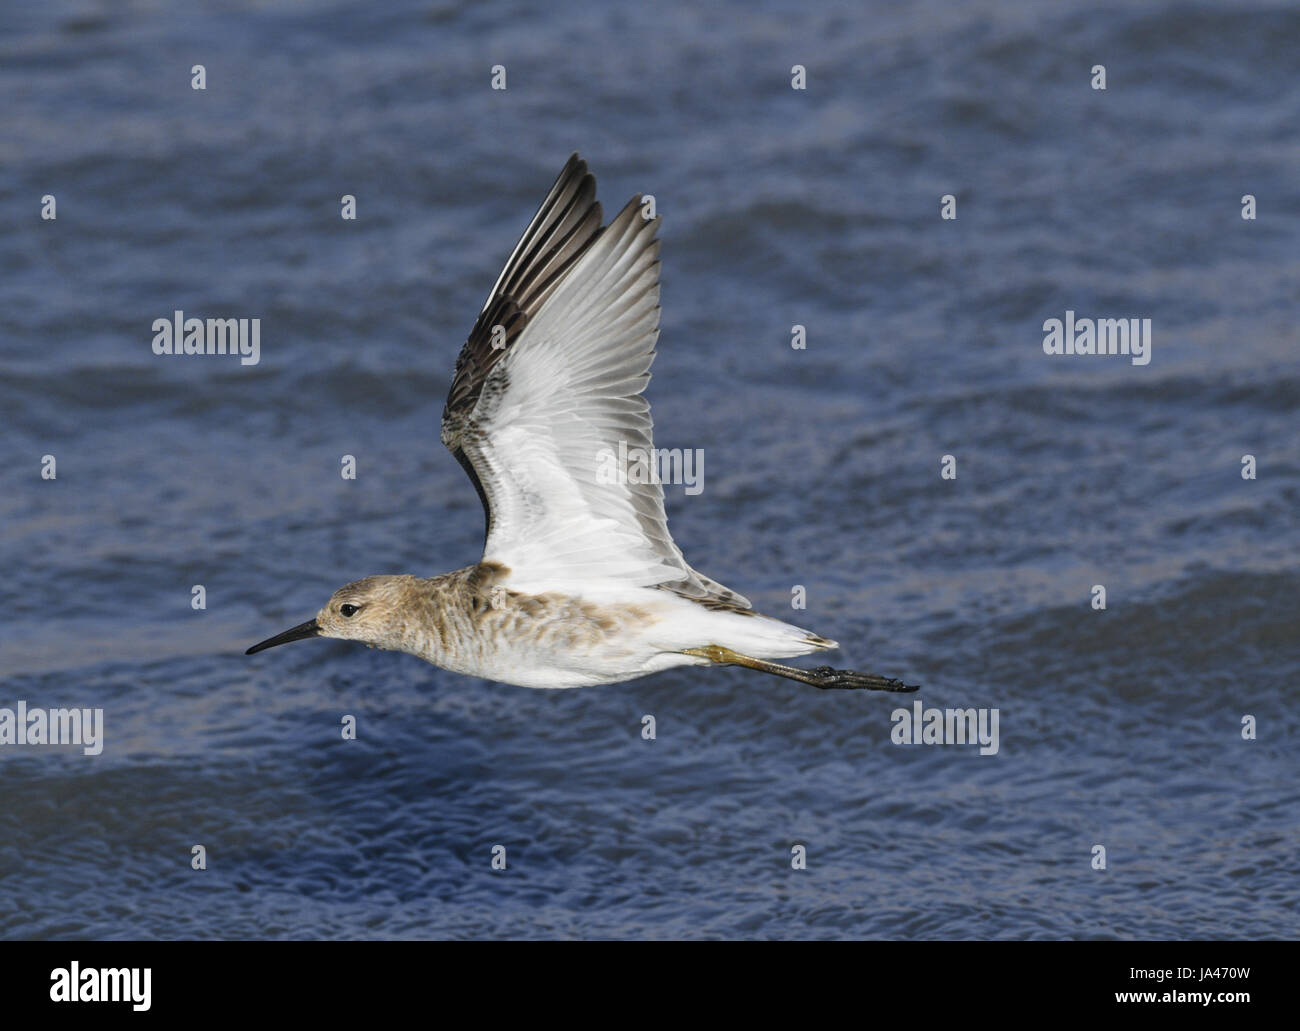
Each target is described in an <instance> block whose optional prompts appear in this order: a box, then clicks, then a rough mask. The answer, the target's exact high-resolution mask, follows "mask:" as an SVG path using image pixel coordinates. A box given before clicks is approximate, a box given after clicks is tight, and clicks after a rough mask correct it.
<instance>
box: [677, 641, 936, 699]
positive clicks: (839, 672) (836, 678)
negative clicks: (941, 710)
mask: <svg viewBox="0 0 1300 1031" xmlns="http://www.w3.org/2000/svg"><path fill="white" fill-rule="evenodd" d="M682 654H683V655H696V656H698V657H699V658H701V659H708V660H710V661H711V662H714V663H717V664H718V665H720V666H744V667H745V668H746V669H756V670H758V671H759V672H760V673H771V674H773V675H775V676H778V677H786V678H787V679H789V680H797V681H799V682H800V683H801V684H811V685H812V686H813V687H816V688H820V689H821V690H823V691H831V690H860V691H896V692H910V691H915V690H917V688H916V687H915V686H914V685H909V684H904V683H903V682H902V681H901V680H895V679H894V678H893V677H882V676H879V675H878V674H875V673H858V672H856V671H854V670H850V669H831V668H830V666H818V667H817V668H816V669H799V667H797V666H782V665H781V664H780V663H778V662H768V661H767V660H766V659H755V658H753V657H752V656H749V655H741V654H740V652H735V651H732V650H731V649H730V648H723V647H722V646H721V645H717V644H710V645H705V646H704V647H703V648H683V649H682Z"/></svg>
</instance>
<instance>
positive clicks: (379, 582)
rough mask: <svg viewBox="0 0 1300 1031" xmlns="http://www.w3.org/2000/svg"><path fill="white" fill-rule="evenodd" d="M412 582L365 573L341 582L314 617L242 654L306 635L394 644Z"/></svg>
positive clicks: (403, 625)
mask: <svg viewBox="0 0 1300 1031" xmlns="http://www.w3.org/2000/svg"><path fill="white" fill-rule="evenodd" d="M414 583H415V577H413V576H368V577H366V578H365V579H364V580H356V581H354V582H353V583H350V584H345V585H344V586H342V587H340V588H339V589H338V590H337V591H335V592H334V593H333V595H331V596H330V600H329V601H328V602H326V603H325V607H324V608H322V609H321V610H320V611H319V612H318V613H316V617H315V618H314V619H309V620H307V622H306V623H299V624H298V625H297V626H295V627H291V628H290V629H288V630H286V631H285V632H284V633H282V634H276V635H275V636H274V637H268V638H267V639H266V640H265V641H261V642H259V643H258V644H255V645H253V647H251V648H249V649H248V651H246V652H245V653H244V654H245V655H253V654H255V653H257V652H260V651H265V650H266V649H267V648H274V647H275V646H276V645H278V644H288V643H289V642H290V641H302V640H305V639H306V638H308V637H334V638H337V639H339V640H343V641H360V642H362V643H363V644H368V645H370V646H372V647H376V648H397V647H399V644H398V642H399V641H400V639H401V636H402V632H403V631H404V630H405V629H406V626H407V624H408V622H409V620H410V618H411V616H412V613H411V612H410V611H409V610H408V609H406V608H405V606H404V602H405V601H406V600H407V599H408V598H409V597H410V595H411V592H412V589H413V585H414Z"/></svg>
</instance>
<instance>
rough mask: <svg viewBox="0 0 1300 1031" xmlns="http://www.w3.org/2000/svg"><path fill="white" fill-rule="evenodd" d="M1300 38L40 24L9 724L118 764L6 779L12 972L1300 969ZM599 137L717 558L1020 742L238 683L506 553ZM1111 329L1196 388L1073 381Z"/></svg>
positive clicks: (603, 697)
mask: <svg viewBox="0 0 1300 1031" xmlns="http://www.w3.org/2000/svg"><path fill="white" fill-rule="evenodd" d="M1297 38H1300V10H1298V9H1297V8H1296V7H1295V6H1294V5H1289V4H1279V5H1265V4H1245V5H1242V4H1227V3H1221V4H1205V3H1199V4H1192V3H1182V2H1154V3H1146V4H1135V5H1123V4H1118V5H1110V6H1107V5H1100V6H1099V5H1093V4H1082V3H1071V4H1051V3H1037V2H1029V0H974V2H966V3H960V4H958V3H955V2H949V3H935V2H924V0H923V2H915V3H896V4H895V3H889V4H881V3H871V4H854V5H844V6H839V5H819V4H805V3H759V4H753V3H716V4H707V5H705V4H695V3H677V4H672V5H612V4H605V3H597V2H588V0H577V2H572V3H566V4H561V5H539V6H538V7H533V6H531V5H525V4H522V3H507V2H489V3H481V4H457V3H437V2H414V0H402V2H396V3H383V4H363V3H337V2H333V3H297V2H293V3H291V2H287V0H286V2H269V3H223V4H196V5H189V4H186V5H179V4H177V5H155V4H151V3H144V2H138V3H128V4H116V3H107V2H104V3H99V2H94V0H50V2H46V3H43V4H39V5H24V6H23V8H22V9H20V10H14V9H12V8H11V9H8V10H6V12H5V13H4V14H3V15H0V96H3V97H4V103H3V114H0V217H2V218H3V231H2V232H0V348H2V351H0V420H2V421H3V430H4V434H3V461H2V462H0V569H2V570H3V574H4V580H5V587H6V590H5V595H4V602H5V611H4V618H3V621H2V623H0V677H3V684H2V685H0V706H13V705H15V704H16V703H17V702H18V701H19V700H24V701H26V703H27V704H28V705H29V706H88V707H100V708H102V709H103V710H104V720H105V743H104V749H103V752H102V753H101V754H99V755H97V756H87V755H84V754H82V753H81V752H80V751H79V750H75V749H74V750H68V749H50V748H44V749H42V748H33V747H20V746H13V747H2V748H0V763H2V766H0V795H2V799H3V804H0V898H2V899H4V900H5V901H4V903H3V905H0V935H2V936H4V937H8V938H29V937H38V938H87V937H94V938H191V937H194V938H276V937H286V938H371V937H384V938H388V937H400V938H441V937H475V938H486V937H498V936H511V937H528V938H551V937H583V938H742V937H743V938H776V937H780V938H862V937H872V938H1135V937H1140V938H1207V937H1209V938H1221V937H1294V936H1295V934H1296V932H1297V927H1298V924H1300V921H1298V916H1300V914H1298V912H1297V906H1298V902H1297V898H1298V896H1297V873H1298V872H1300V836H1298V834H1297V827H1298V825H1300V820H1298V815H1300V814H1298V809H1297V803H1298V802H1300V789H1298V788H1297V760H1296V737H1297V732H1298V731H1300V725H1298V720H1297V706H1296V702H1297V677H1298V674H1300V649H1298V645H1300V630H1298V628H1300V558H1298V556H1300V520H1298V518H1297V512H1298V510H1300V443H1298V442H1300V432H1298V430H1300V420H1298V419H1297V409H1298V408H1300V364H1298V362H1297V329H1296V309H1297V299H1298V297H1297V294H1298V291H1297V270H1298V262H1297V257H1298V256H1300V247H1298V246H1297V240H1298V239H1300V177H1297V175H1296V169H1297V167H1298V165H1300V75H1298V74H1297V71H1298V70H1300V69H1298V67H1297V66H1298V64H1300V51H1298V50H1297V48H1296V46H1295V40H1296V39H1297ZM195 65H203V66H204V69H205V74H206V89H205V90H202V91H198V90H194V89H192V88H191V80H192V68H193V67H194V66H195ZM494 65H502V66H504V68H505V69H506V76H507V80H506V82H507V88H506V89H505V90H493V89H492V88H491V78H492V68H493V66H494ZM795 65H802V66H804V68H805V69H806V75H807V89H806V90H802V91H799V90H794V89H792V88H791V74H792V72H791V70H792V68H793V67H794V66H795ZM1095 65H1104V66H1105V68H1106V74H1107V88H1106V89H1105V90H1104V91H1102V90H1094V89H1093V88H1092V87H1091V82H1092V79H1093V71H1092V69H1093V67H1094V66H1095ZM574 150H578V151H581V153H582V154H583V156H584V157H585V158H586V159H587V160H588V161H589V162H590V164H591V166H592V169H593V171H594V172H595V173H596V175H597V177H598V179H599V183H600V193H601V197H602V198H603V200H604V203H605V208H606V212H607V213H612V212H613V211H616V210H617V209H618V208H620V207H621V206H622V205H623V203H624V202H625V201H626V200H627V199H628V198H630V197H633V196H639V195H640V194H643V193H649V194H653V195H654V197H655V203H656V207H657V209H658V211H659V213H660V214H661V215H662V216H663V225H662V228H661V231H660V235H661V238H662V241H663V242H662V252H661V254H662V259H663V292H662V302H663V313H662V335H661V337H660V341H659V357H658V359H657V361H656V365H655V376H654V381H653V383H652V384H651V386H650V388H649V397H650V399H651V402H652V404H653V407H654V413H655V419H656V427H657V435H656V442H657V443H658V444H659V445H660V446H662V447H680V448H700V449H702V450H703V453H704V455H705V469H704V473H705V483H704V490H703V491H702V492H701V493H699V494H697V495H689V494H687V493H686V492H685V491H684V490H683V489H682V487H680V486H675V487H669V488H668V491H667V495H668V496H667V508H668V514H669V518H670V521H671V527H672V530H673V532H674V535H675V537H676V539H677V541H678V542H679V544H680V545H681V547H682V549H683V551H684V552H685V554H686V556H687V558H688V559H689V560H690V561H691V562H692V563H693V564H694V565H696V566H697V567H698V568H700V569H702V570H703V571H705V572H706V573H708V574H709V575H711V576H713V577H714V578H716V579H718V580H720V581H722V582H723V583H726V584H728V585H729V586H732V587H734V588H735V589H736V590H738V591H741V592H742V593H744V594H746V595H747V596H748V597H750V598H751V599H752V600H753V601H754V602H755V604H756V605H758V606H759V607H760V608H762V609H764V610H766V611H769V612H771V613H772V614H774V615H776V616H778V617H781V618H786V619H790V620H792V621H794V622H796V623H799V624H801V625H804V626H808V627H811V628H813V629H814V630H816V631H818V632H820V633H823V634H825V635H827V636H830V637H834V638H836V639H837V640H839V641H840V642H841V644H842V653H841V655H840V656H839V657H838V659H837V662H838V664H841V665H844V666H851V667H855V668H862V669H870V670H873V671H877V672H881V673H886V674H890V675H896V676H903V677H905V678H906V679H907V680H908V681H909V682H915V683H920V684H922V685H923V690H922V692H921V693H920V695H919V696H918V697H919V698H920V700H921V701H922V704H923V705H925V706H932V707H974V708H988V709H996V710H997V711H998V713H999V719H1000V723H999V726H1000V747H999V750H998V752H997V754H996V755H990V756H981V755H980V754H979V750H978V749H977V748H975V747H972V746H959V745H953V746H934V745H899V744H895V743H893V742H892V741H891V737H890V733H891V730H892V728H893V726H894V724H893V722H892V721H891V713H892V712H893V711H894V710H895V709H896V708H898V707H900V706H905V707H910V704H911V700H910V699H903V700H902V701H900V700H899V699H898V698H897V697H894V696H887V695H881V694H874V693H855V692H818V691H814V690H810V689H808V688H806V687H803V686H801V685H799V684H796V683H792V682H789V681H784V680H778V679H774V678H768V677H763V676H761V675H758V674H753V673H749V672H747V671H744V670H739V669H719V670H679V671H672V672H668V673H663V674H659V675H656V676H653V677H649V678H646V679H643V680H639V681H633V682H630V683H625V684H621V685H616V686H610V687H604V688H593V689H586V690H579V691H565V692H542V691H529V690H526V689H523V688H516V687H509V686H505V685H499V684H492V683H487V682H482V681H477V680H474V679H470V678H465V677H461V676H457V675H454V674H450V673H445V672H443V671H441V670H438V669H436V668H434V667H432V666H428V665H426V664H423V663H421V662H420V661H418V660H416V659H414V658H411V657H409V656H404V655H398V654H394V653H386V652H379V651H368V650H366V649H364V648H360V647H358V646H349V645H346V644H342V643H338V642H325V641H317V642H308V643H303V644H296V645H292V646H289V647H286V648H283V649H277V650H275V651H269V652H266V653H265V654H261V655H258V656H255V657H251V658H249V657H245V656H244V655H243V651H244V649H245V648H246V647H248V645H250V644H252V643H254V642H255V641H258V640H260V639H261V638H263V637H266V636H269V635H271V634H272V633H275V632H278V631H279V630H282V629H284V628H286V627H288V626H291V625H293V624H295V623H298V622H301V621H302V620H305V619H307V618H310V617H311V616H312V615H313V614H314V613H315V612H316V610H317V608H319V606H320V605H321V604H322V603H323V602H324V600H325V599H326V598H327V597H328V595H329V593H330V592H331V591H332V590H333V589H334V588H335V587H337V586H338V585H340V584H342V583H344V582H347V581H349V580H352V579H356V578H358V577H360V576H364V575H368V574H372V573H380V572H410V573H416V574H420V575H431V574H433V573H436V572H440V571H443V570H446V569H451V568H455V567H458V566H462V565H465V564H467V563H469V562H472V561H474V560H476V559H477V558H478V556H479V553H480V549H481V546H482V541H481V533H482V517H481V512H480V509H479V504H478V501H477V498H476V497H475V494H474V491H473V488H472V487H471V485H470V484H469V482H468V480H467V479H466V478H465V476H464V474H463V473H462V471H461V469H460V468H459V466H458V465H457V464H456V462H455V461H454V460H453V459H452V458H451V457H450V456H449V455H448V454H447V453H446V451H445V450H444V449H443V447H442V445H441V444H440V442H439V439H438V421H439V416H440V413H441V408H442V400H443V398H444V396H445V394H446V390H447V386H448V384H449V381H450V375H451V370H452V366H453V363H454V360H455V356H456V353H457V351H458V349H459V347H460V345H461V343H462V342H463V340H464V338H465V335H466V333H467V331H468V330H469V328H470V326H471V325H472V323H473V321H474V316H475V315H476V313H477V311H478V308H479V306H480V304H481V303H482V300H483V298H484V296H485V295H486V293H487V290H488V288H489V287H490V286H491V284H492V282H493V281H494V279H495V278H496V275H497V272H498V270H499V268H500V265H501V263H502V261H503V260H504V258H505V257H506V255H507V254H508V253H509V251H510V248H511V247H512V246H513V245H514V242H515V239H516V238H517V236H518V234H519V232H520V231H521V230H522V228H523V226H524V225H525V224H526V222H527V219H528V218H529V217H530V216H531V214H532V212H533V210H534V209H535V207H536V205H537V203H538V202H539V201H540V199H541V198H542V196H543V195H544V193H545V191H546V189H547V188H548V187H549V185H550V183H551V181H552V179H553V178H554V176H555V175H556V173H557V172H558V171H559V169H560V167H561V166H562V165H563V163H564V161H565V159H566V158H567V157H568V155H569V154H570V153H571V152H572V151H574ZM345 194H350V195H352V196H354V197H355V198H356V202H357V214H358V217H357V219H356V220H355V221H345V220H343V219H342V218H341V217H340V198H341V197H342V196H343V195H345ZM46 195H52V196H54V197H55V198H56V202H57V219H56V220H53V221H50V220H43V219H42V218H41V217H40V212H41V206H42V198H43V197H44V196H46ZM944 195H952V197H953V198H954V199H955V202H956V211H957V216H958V217H957V218H956V219H955V220H945V219H942V218H940V206H941V198H942V197H944ZM1245 195H1251V196H1253V197H1254V198H1256V204H1257V218H1255V219H1254V220H1245V219H1243V218H1242V209H1243V200H1242V198H1243V197H1244V196H1245ZM176 310H182V311H184V312H185V313H187V314H192V315H196V316H200V317H203V316H214V317H258V318H260V319H261V356H260V361H259V363H258V364H256V365H251V366H247V367H245V366H241V365H240V363H239V361H238V360H237V359H231V358H228V357H225V358H223V357H204V358H185V357H180V358H177V357H159V356H156V355H154V354H153V353H152V351H151V347H150V343H151V340H152V337H153V333H152V330H151V325H152V323H153V321H154V320H155V319H158V318H169V317H171V315H172V313H173V312H174V311H176ZM1067 310H1070V311H1074V312H1076V313H1077V314H1078V315H1079V316H1080V317H1083V316H1089V317H1115V318H1130V317H1132V318H1150V319H1151V320H1152V327H1153V329H1152V340H1153V348H1152V360H1151V362H1150V364H1149V365H1146V366H1138V365H1134V364H1132V362H1130V361H1129V360H1128V359H1127V358H1124V357H1122V356H1116V357H1104V358H1098V357H1066V356H1051V357H1049V356H1047V355H1045V354H1044V351H1043V346H1042V340H1043V335H1044V333H1043V328H1042V325H1043V322H1044V320H1046V319H1050V318H1063V317H1064V314H1065V312H1066V311H1067ZM796 324H797V325H802V326H804V327H805V328H806V333H807V346H806V348H805V349H802V350H796V349H793V348H792V347H791V327H792V326H794V325H796ZM45 455H53V456H55V459H56V462H57V478H56V479H54V480H48V479H42V476H41V469H42V459H43V456H45ZM343 455H353V456H355V457H356V459H357V468H358V475H357V478H356V479H355V480H354V481H347V480H344V479H343V478H342V477H341V476H340V460H341V456H343ZM945 455H951V456H953V458H954V459H955V462H956V470H957V477H956V479H955V480H945V479H943V478H941V476H940V469H941V462H942V459H943V456H945ZM1244 455H1253V456H1255V460H1256V463H1257V470H1258V474H1257V478H1255V479H1253V480H1248V479H1243V477H1242V468H1243V466H1242V458H1243V456H1244ZM196 584H201V585H203V586H204V588H205V590H206V598H207V607H206V609H204V610H201V611H196V610H195V609H193V608H192V607H191V591H192V587H193V586H194V585H196ZM797 585H798V586H802V587H803V588H805V590H806V594H807V608H806V610H803V611H793V610H792V609H791V596H792V590H793V588H795V587H796V586H797ZM1094 585H1103V586H1104V587H1105V589H1106V608H1105V609H1104V610H1096V609H1094V608H1093V606H1092V598H1093V587H1094ZM647 714H649V715H653V716H654V717H655V721H656V730H657V736H656V737H655V739H654V740H652V741H648V740H645V739H644V738H643V737H642V735H641V730H642V718H643V716H645V715H647ZM345 715H352V716H355V717H356V720H357V723H358V737H357V739H356V740H355V741H344V740H343V739H342V735H341V733H340V721H341V720H342V719H343V717H344V716H345ZM1246 716H1251V717H1253V718H1254V722H1255V725H1256V736H1255V738H1254V739H1253V740H1246V739H1243V733H1242V731H1243V722H1242V721H1243V717H1246ZM196 844H201V845H203V846H204V848H205V849H206V855H207V868H206V870H202V871H196V870H194V869H192V868H191V850H192V848H193V846H194V845H196ZM495 845H503V846H505V849H506V855H507V868H506V869H505V870H493V869H492V865H491V860H492V850H493V846H495ZM795 845H803V846H804V847H805V849H806V853H807V868H806V869H804V870H796V869H793V868H792V847H793V846H795ZM1096 846H1104V849H1105V855H1106V868H1105V869H1104V870H1099V869H1095V868H1094V855H1095V847H1096Z"/></svg>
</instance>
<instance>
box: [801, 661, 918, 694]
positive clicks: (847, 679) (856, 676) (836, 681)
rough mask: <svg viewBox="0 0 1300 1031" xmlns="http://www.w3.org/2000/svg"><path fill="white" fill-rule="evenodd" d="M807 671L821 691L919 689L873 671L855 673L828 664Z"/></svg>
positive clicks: (898, 690)
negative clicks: (832, 667)
mask: <svg viewBox="0 0 1300 1031" xmlns="http://www.w3.org/2000/svg"><path fill="white" fill-rule="evenodd" d="M808 672H809V673H811V674H812V676H813V677H815V678H816V679H815V680H814V681H813V685H812V686H813V687H817V688H820V689H821V690H823V691H833V690H859V691H897V692H899V693H905V692H910V691H917V690H920V688H919V687H918V686H917V685H915V684H904V683H903V682H902V681H901V680H895V679H894V678H893V677H882V676H877V675H876V674H875V673H857V672H855V671H854V670H851V669H831V668H830V667H829V666H818V667H817V668H816V669H812V670H809V671H808Z"/></svg>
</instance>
